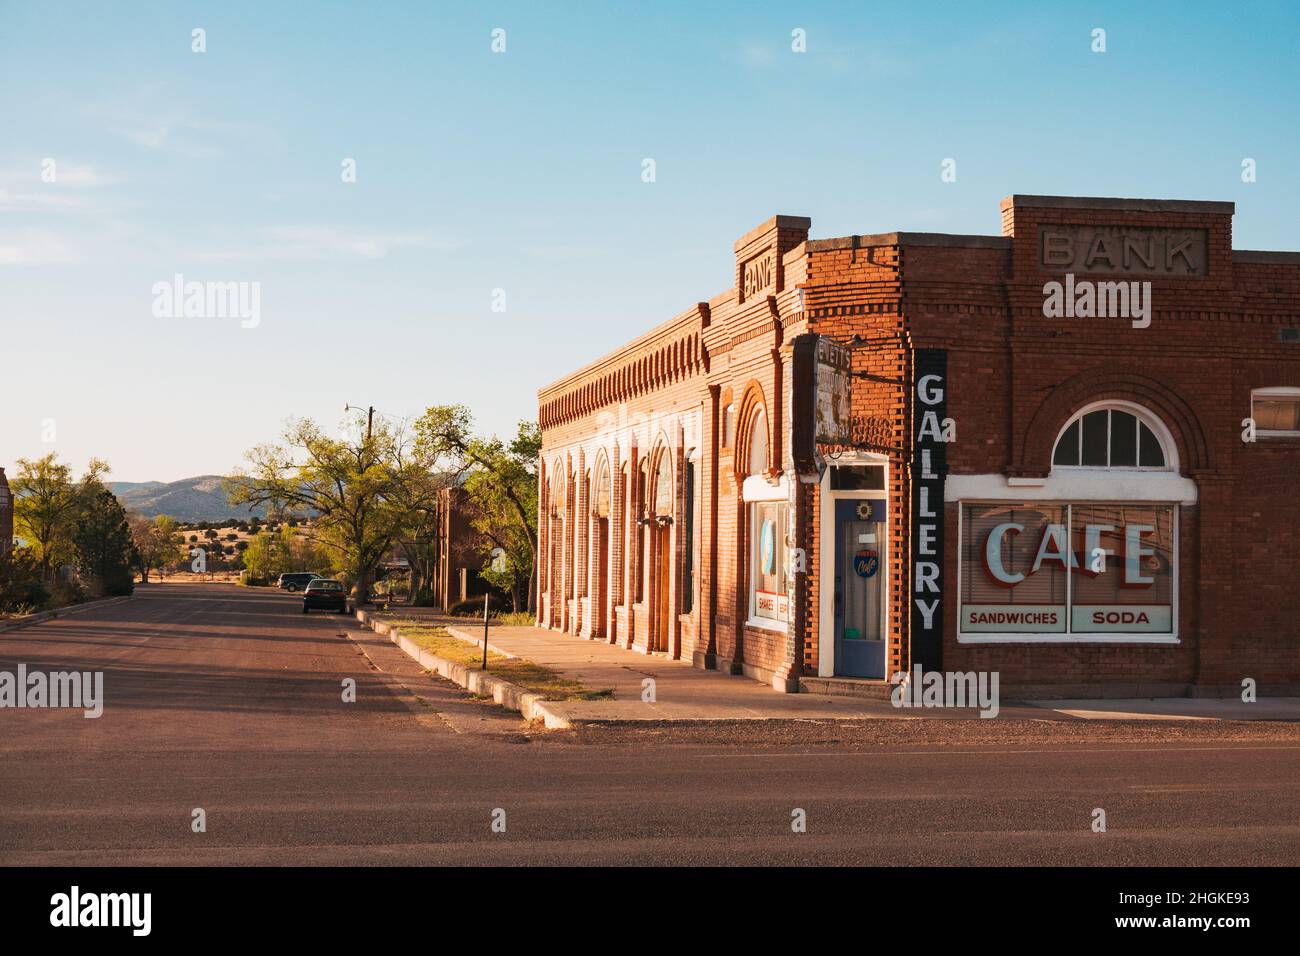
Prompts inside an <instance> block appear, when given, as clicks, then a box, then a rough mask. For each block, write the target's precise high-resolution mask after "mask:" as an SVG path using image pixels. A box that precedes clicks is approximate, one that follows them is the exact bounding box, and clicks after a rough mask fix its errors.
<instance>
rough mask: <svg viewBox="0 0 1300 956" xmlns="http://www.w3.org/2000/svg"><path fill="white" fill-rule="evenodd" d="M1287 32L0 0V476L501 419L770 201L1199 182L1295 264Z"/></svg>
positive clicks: (1042, 20) (1133, 16) (615, 7)
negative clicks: (60, 462)
mask: <svg viewBox="0 0 1300 956" xmlns="http://www.w3.org/2000/svg"><path fill="white" fill-rule="evenodd" d="M196 27H199V28H202V29H204V30H205V31H206V44H207V52H205V53H194V52H192V50H191V42H192V41H191V35H192V34H191V31H192V30H193V29H195V28H196ZM498 27H499V28H503V29H504V30H505V31H506V52H505V53H501V54H495V53H493V52H492V51H491V48H490V44H491V31H492V30H493V29H494V28H498ZM1098 27H1100V28H1102V29H1104V30H1105V31H1106V47H1107V49H1106V52H1105V53H1093V52H1092V50H1091V43H1092V38H1091V33H1092V30H1093V29H1094V28H1098ZM796 28H800V29H803V30H805V31H806V36H807V52H806V53H794V52H792V51H791V31H792V30H794V29H796ZM1298 39H1300V5H1297V4H1294V3H1292V4H1254V3H1252V4H1249V5H1241V6H1233V5H1225V4H1221V3H1214V4H1210V3H1185V2H1184V3H1168V4H1163V3H1152V4H1140V5H1138V4H1129V3H1123V4H1082V3H1080V4H1068V5H1066V4H1037V3H1035V4H1011V3H1002V4H994V3H971V4H928V3H907V4H897V3H840V4H832V3H808V4H799V3H788V2H787V3H771V4H762V3H753V2H747V3H710V4H700V3H672V2H658V3H654V4H641V5H638V4H622V3H599V4H597V3H547V4H543V3H520V4H486V3H484V4H459V3H458V4H444V3H398V2H384V3H378V2H375V3H367V4H364V5H363V4H360V3H358V4H338V3H326V4H305V3H282V4H279V3H277V4H267V3H243V2H231V3H221V4H215V3H213V4H175V3H168V4H161V3H159V4H153V3H131V4H100V3H96V4H90V3H86V4H79V3H67V2H61V3H58V4H44V3H14V2H6V0H0V123H2V124H3V125H2V126H0V129H3V135H0V356H3V359H2V361H3V370H2V371H0V382H2V383H3V385H4V388H3V407H4V411H3V413H2V414H0V464H2V465H6V466H9V467H10V468H12V465H13V460H14V459H15V458H18V457H33V456H37V455H41V454H44V453H46V452H48V451H57V452H58V453H59V454H60V456H61V457H62V458H63V459H65V460H69V461H71V462H72V463H73V464H74V465H76V466H77V467H78V468H80V467H81V466H82V465H83V464H84V462H85V460H86V459H87V458H89V457H90V456H92V455H94V456H99V457H103V458H106V459H107V460H108V461H109V463H110V464H111V466H112V468H113V477H114V478H115V479H118V480H134V481H142V480H150V479H157V480H163V481H167V480H174V479H178V478H182V477H186V476H189V475H194V474H200V473H209V472H225V471H228V470H230V469H231V468H233V467H235V466H236V465H238V464H240V463H241V460H242V456H243V452H244V451H245V450H246V449H247V448H249V447H250V446H252V445H253V444H256V443H257V442H261V441H266V440H269V439H272V438H274V437H275V436H276V435H277V434H278V432H279V430H280V427H281V425H282V423H283V421H284V419H285V418H286V417H288V416H291V415H294V416H300V415H305V416H309V417H313V418H315V419H317V420H318V421H321V422H322V423H324V424H327V425H334V424H336V423H337V421H338V420H339V418H340V417H341V412H342V406H343V405H344V403H345V402H351V403H354V404H362V405H365V404H374V405H375V406H376V407H378V408H379V409H381V410H382V411H384V412H388V413H390V414H394V415H398V416H401V415H416V414H418V413H419V412H420V411H421V410H422V409H424V408H425V407H427V406H428V405H432V404H441V403H447V402H464V403H466V404H468V405H470V406H471V407H472V408H473V409H474V411H475V413H476V415H477V417H478V420H479V423H480V425H481V426H482V427H483V428H484V429H486V430H491V431H498V432H508V431H513V428H514V423H515V422H516V421H517V420H518V419H520V418H526V417H532V416H533V415H535V413H536V390H537V388H538V387H539V386H541V385H543V384H546V383H547V382H549V381H551V380H553V379H555V378H558V377H560V376H561V375H563V374H565V373H566V372H568V371H570V370H572V369H573V368H575V367H577V366H578V365H581V364H584V363H585V362H587V361H589V360H591V359H593V358H595V357H597V356H599V355H601V354H603V353H604V352H606V351H608V350H610V349H611V348H614V347H615V346H617V345H618V344H619V343H620V342H623V341H625V340H627V339H629V338H631V337H633V336H635V335H637V334H639V333H641V332H643V331H645V330H646V329H647V328H649V327H650V326H652V325H654V324H657V323H658V322H661V321H664V320H665V319H667V318H669V317H671V316H672V315H674V314H676V313H678V312H681V311H683V310H684V309H686V308H688V307H689V306H690V305H691V304H692V303H694V302H696V301H699V300H701V299H705V298H708V297H710V296H712V295H714V294H716V293H718V292H720V291H722V290H723V289H724V288H725V287H726V286H727V285H728V283H729V277H730V270H731V268H732V264H731V245H732V242H733V241H734V240H735V239H736V237H738V236H739V235H740V234H742V233H743V232H745V231H746V230H748V229H749V228H751V227H752V226H754V225H756V224H757V223H759V222H760V221H762V220H763V219H765V218H767V217H768V216H770V215H772V214H774V213H778V212H780V213H787V214H793V215H807V216H811V217H812V220H813V228H812V233H813V235H814V236H818V237H825V236H837V235H846V234H850V233H860V232H880V231H888V230H893V229H907V230H918V231H940V232H959V233H986V234H997V233H998V231H999V229H1000V222H999V217H998V201H999V200H1000V199H1001V198H1002V197H1003V196H1005V195H1007V194H1009V193H1012V192H1021V193H1055V194H1062V195H1100V196H1141V197H1163V198H1184V199H1216V200H1233V201H1235V202H1236V203H1237V204H1238V205H1237V216H1236V222H1235V230H1236V235H1235V245H1236V246H1237V247H1238V248H1254V249H1300V181H1298V179H1297V157H1298V156H1300V92H1298V91H1300V67H1298V66H1297V63H1300V57H1298V56H1297V55H1296V52H1295V51H1296V43H1297V40H1298ZM949 157H951V158H954V159H955V160H956V161H957V181H956V182H953V183H945V182H942V181H941V179H940V175H939V173H940V164H941V162H942V161H943V160H944V159H946V158H949ZM1246 157H1249V158H1253V159H1254V160H1255V161H1256V163H1257V170H1258V179H1257V181H1256V182H1254V183H1249V184H1247V183H1243V182H1242V181H1241V162H1242V160H1243V158H1246ZM346 158H352V159H355V161H356V171H357V175H356V182H354V183H345V182H343V181H342V178H341V170H342V163H343V161H344V160H345V159H346ZM645 158H652V159H654V160H655V164H656V181H655V182H653V183H645V182H642V179H641V169H642V160H643V159H645ZM46 159H53V160H54V161H55V166H54V169H55V177H56V178H55V182H53V183H50V182H43V181H42V178H41V177H42V169H43V166H42V162H43V160H46ZM177 273H180V274H182V275H184V277H185V279H186V280H198V281H213V282H227V281H244V282H257V283H259V284H260V295H261V308H260V322H259V324H258V325H257V326H256V327H255V328H243V327H241V322H240V321H239V320H238V319H234V318H216V317H204V318H181V317H173V318H160V317H158V316H156V315H155V314H154V312H153V309H152V306H153V299H154V297H153V293H152V291H151V290H152V287H153V286H154V284H155V283H157V282H160V281H170V280H171V278H172V276H173V275H175V274H177ZM494 289H504V290H505V292H506V311H505V312H494V311H492V308H491V304H492V293H493V290H494ZM51 438H52V440H45V439H51ZM11 473H12V472H11Z"/></svg>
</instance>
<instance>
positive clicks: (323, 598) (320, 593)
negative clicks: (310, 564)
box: [302, 578, 348, 614]
mask: <svg viewBox="0 0 1300 956" xmlns="http://www.w3.org/2000/svg"><path fill="white" fill-rule="evenodd" d="M312 608H323V609H324V610H326V611H338V612H339V613H340V614H347V613H348V592H347V591H346V590H345V589H344V587H343V584H342V582H339V581H332V580H330V579H329V578H317V579H316V580H314V581H312V582H311V583H310V584H308V585H307V590H306V591H303V592H302V613H303V614H306V613H307V612H308V611H310V610H311V609H312Z"/></svg>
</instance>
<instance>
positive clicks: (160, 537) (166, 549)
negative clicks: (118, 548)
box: [129, 514, 198, 584]
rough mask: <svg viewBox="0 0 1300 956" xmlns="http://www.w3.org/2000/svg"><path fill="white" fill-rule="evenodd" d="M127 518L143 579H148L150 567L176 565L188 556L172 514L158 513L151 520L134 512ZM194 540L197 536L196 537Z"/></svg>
mask: <svg viewBox="0 0 1300 956" xmlns="http://www.w3.org/2000/svg"><path fill="white" fill-rule="evenodd" d="M129 521H130V525H131V540H132V542H133V543H134V544H135V550H136V555H137V561H136V569H137V570H138V571H139V572H140V580H141V582H142V583H145V584H147V583H148V582H149V574H150V572H151V571H165V570H167V569H168V568H172V567H175V566H176V565H177V564H179V563H180V562H181V561H182V560H183V559H184V558H185V557H187V556H188V554H189V550H188V549H187V548H186V547H185V545H184V542H183V540H182V539H183V537H184V536H183V535H182V534H181V533H180V525H179V524H177V523H176V519H175V518H173V517H171V515H158V516H157V517H156V518H154V519H153V520H152V521H151V520H149V519H148V518H146V517H145V516H144V515H139V514H133V515H130V516H129ZM194 540H198V539H197V537H195V538H194Z"/></svg>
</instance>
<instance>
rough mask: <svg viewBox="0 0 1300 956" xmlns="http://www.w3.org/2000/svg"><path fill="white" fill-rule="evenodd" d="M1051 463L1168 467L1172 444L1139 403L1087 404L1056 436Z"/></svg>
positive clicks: (1148, 467) (1171, 458)
mask: <svg viewBox="0 0 1300 956" xmlns="http://www.w3.org/2000/svg"><path fill="white" fill-rule="evenodd" d="M1052 466H1053V467H1058V466H1059V467H1064V468H1137V469H1143V470H1148V469H1149V470H1155V471H1169V470H1171V469H1172V468H1173V467H1174V446H1173V442H1172V441H1171V440H1170V438H1169V432H1168V430H1167V429H1166V428H1165V426H1164V425H1163V424H1162V423H1161V422H1160V420H1159V419H1157V418H1156V417H1155V416H1153V415H1151V413H1149V412H1148V411H1146V409H1144V408H1142V407H1141V406H1139V405H1132V404H1129V403H1127V402H1111V403H1107V404H1103V405H1090V406H1088V407H1087V408H1084V409H1082V410H1081V411H1079V412H1077V413H1075V415H1074V417H1073V418H1071V419H1070V421H1069V422H1068V423H1067V424H1066V426H1065V428H1064V429H1063V430H1062V431H1061V434H1060V437H1058V438H1057V439H1056V448H1055V450H1054V451H1053V452H1052Z"/></svg>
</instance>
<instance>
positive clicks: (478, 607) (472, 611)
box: [447, 593, 510, 619]
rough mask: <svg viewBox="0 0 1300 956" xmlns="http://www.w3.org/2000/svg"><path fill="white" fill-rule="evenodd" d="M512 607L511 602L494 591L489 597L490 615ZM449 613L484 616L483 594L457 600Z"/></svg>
mask: <svg viewBox="0 0 1300 956" xmlns="http://www.w3.org/2000/svg"><path fill="white" fill-rule="evenodd" d="M509 609H510V602H509V601H508V600H507V599H506V598H503V597H502V596H501V595H499V594H496V593H493V594H492V596H491V597H490V598H489V599H488V615H489V616H490V617H494V616H498V615H500V614H502V613H504V612H505V611H508V610H509ZM447 613H448V614H450V615H451V616H452V617H477V618H480V619H481V618H482V617H483V595H481V594H480V595H478V596H477V597H472V598H469V599H467V600H464V601H457V602H456V603H455V604H453V605H452V606H451V607H449V608H447Z"/></svg>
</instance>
